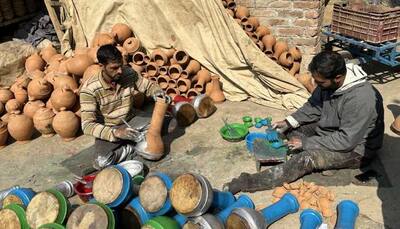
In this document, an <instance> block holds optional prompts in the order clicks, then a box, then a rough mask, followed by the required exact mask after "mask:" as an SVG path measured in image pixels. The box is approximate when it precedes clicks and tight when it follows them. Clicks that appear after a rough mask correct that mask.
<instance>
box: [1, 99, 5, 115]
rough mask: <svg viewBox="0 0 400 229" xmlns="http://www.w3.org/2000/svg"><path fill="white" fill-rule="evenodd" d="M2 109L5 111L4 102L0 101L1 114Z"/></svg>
mask: <svg viewBox="0 0 400 229" xmlns="http://www.w3.org/2000/svg"><path fill="white" fill-rule="evenodd" d="M4 111H6V108H5V107H4V104H3V103H2V102H0V115H3V113H4Z"/></svg>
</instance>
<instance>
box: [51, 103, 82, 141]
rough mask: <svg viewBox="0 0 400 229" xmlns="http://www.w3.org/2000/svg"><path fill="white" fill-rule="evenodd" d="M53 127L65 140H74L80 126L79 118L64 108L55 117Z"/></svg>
mask: <svg viewBox="0 0 400 229" xmlns="http://www.w3.org/2000/svg"><path fill="white" fill-rule="evenodd" d="M52 124H53V129H54V131H55V132H56V133H57V134H58V135H60V137H61V138H62V139H63V140H64V141H72V140H74V139H75V138H76V134H77V133H78V130H79V128H80V124H81V123H80V121H79V118H78V117H77V116H76V115H75V113H74V112H72V111H65V110H64V109H62V110H61V111H60V112H58V113H57V114H56V115H55V116H54V119H53V123H52Z"/></svg>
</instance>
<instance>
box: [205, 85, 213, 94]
mask: <svg viewBox="0 0 400 229" xmlns="http://www.w3.org/2000/svg"><path fill="white" fill-rule="evenodd" d="M212 85H213V84H212V82H208V83H207V84H206V91H205V94H206V95H208V96H210V94H211V91H212Z"/></svg>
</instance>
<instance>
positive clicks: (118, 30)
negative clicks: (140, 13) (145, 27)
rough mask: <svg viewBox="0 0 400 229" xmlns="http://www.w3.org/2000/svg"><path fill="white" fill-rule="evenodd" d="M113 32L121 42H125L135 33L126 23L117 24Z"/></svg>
mask: <svg viewBox="0 0 400 229" xmlns="http://www.w3.org/2000/svg"><path fill="white" fill-rule="evenodd" d="M111 33H112V35H113V36H114V38H115V40H116V41H117V42H118V43H119V44H123V43H124V41H125V40H126V39H128V38H129V37H131V36H132V35H133V32H132V30H131V28H129V26H128V25H127V24H124V23H117V24H115V25H114V26H113V27H112V28H111Z"/></svg>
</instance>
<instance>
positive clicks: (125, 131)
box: [114, 126, 140, 142]
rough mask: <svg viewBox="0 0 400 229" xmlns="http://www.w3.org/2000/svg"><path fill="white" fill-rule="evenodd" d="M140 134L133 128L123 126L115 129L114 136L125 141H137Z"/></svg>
mask: <svg viewBox="0 0 400 229" xmlns="http://www.w3.org/2000/svg"><path fill="white" fill-rule="evenodd" d="M139 135H140V133H139V132H138V131H136V130H134V129H132V128H129V127H126V126H121V127H118V128H117V129H115V131H114V136H115V137H116V138H119V139H123V140H130V141H135V142H136V140H137V139H138V138H139Z"/></svg>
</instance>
